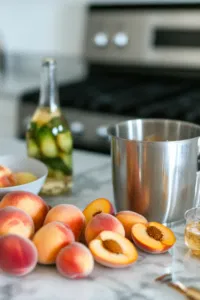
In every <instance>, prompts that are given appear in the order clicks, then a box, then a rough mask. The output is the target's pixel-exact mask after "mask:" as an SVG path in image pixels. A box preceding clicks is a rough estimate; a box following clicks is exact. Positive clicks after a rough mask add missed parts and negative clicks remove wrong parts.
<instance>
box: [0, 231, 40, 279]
mask: <svg viewBox="0 0 200 300" xmlns="http://www.w3.org/2000/svg"><path fill="white" fill-rule="evenodd" d="M36 264H37V249H36V247H35V245H34V244H33V243H32V242H31V241H30V240H29V239H27V238H24V237H21V236H18V235H15V234H8V235H4V236H2V237H0V269H1V270H2V271H3V272H6V273H8V274H10V275H15V276H24V275H26V274H28V273H30V272H31V271H33V270H34V268H35V266H36Z"/></svg>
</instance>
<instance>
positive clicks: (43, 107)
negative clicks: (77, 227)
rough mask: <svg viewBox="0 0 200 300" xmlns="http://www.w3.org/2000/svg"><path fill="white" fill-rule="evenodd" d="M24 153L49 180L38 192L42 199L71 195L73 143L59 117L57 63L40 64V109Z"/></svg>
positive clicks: (65, 121)
mask: <svg viewBox="0 0 200 300" xmlns="http://www.w3.org/2000/svg"><path fill="white" fill-rule="evenodd" d="M26 141H27V152H28V155H29V156H31V157H35V158H37V159H39V160H41V161H42V162H44V163H45V164H46V165H47V167H48V170H49V172H48V177H47V180H46V182H45V184H44V186H43V188H42V190H41V193H42V194H45V195H59V194H63V193H66V192H68V193H70V192H71V188H72V174H73V170H72V169H73V168H72V167H73V166H72V152H73V139H72V134H71V131H70V128H69V125H68V122H67V120H66V119H65V117H64V116H63V114H62V111H61V109H60V105H59V97H58V91H57V84H56V62H55V60H53V59H45V60H44V61H43V62H42V70H41V87H40V99H39V105H38V107H37V109H36V111H35V113H34V114H33V117H32V120H31V122H30V124H29V127H28V130H27V133H26Z"/></svg>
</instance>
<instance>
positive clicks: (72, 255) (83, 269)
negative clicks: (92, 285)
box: [56, 242, 94, 279]
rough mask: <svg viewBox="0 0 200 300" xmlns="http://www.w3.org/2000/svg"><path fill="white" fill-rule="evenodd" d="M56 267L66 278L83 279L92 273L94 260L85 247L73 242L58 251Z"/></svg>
mask: <svg viewBox="0 0 200 300" xmlns="http://www.w3.org/2000/svg"><path fill="white" fill-rule="evenodd" d="M56 267H57V270H58V272H59V273H61V274H62V275H63V276H65V277H67V278H70V279H79V278H84V277H87V276H88V275H89V274H90V273H91V272H92V271H93V268H94V258H93V256H92V254H91V252H90V250H89V249H88V248H87V247H86V246H84V245H82V244H81V243H78V242H74V243H72V244H70V245H68V246H66V247H64V248H62V249H61V250H60V252H59V253H58V255H57V258H56Z"/></svg>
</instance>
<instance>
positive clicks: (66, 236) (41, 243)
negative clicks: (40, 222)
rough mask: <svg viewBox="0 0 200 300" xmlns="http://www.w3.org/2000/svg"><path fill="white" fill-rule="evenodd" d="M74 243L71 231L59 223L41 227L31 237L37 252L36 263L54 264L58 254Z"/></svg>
mask: <svg viewBox="0 0 200 300" xmlns="http://www.w3.org/2000/svg"><path fill="white" fill-rule="evenodd" d="M72 242H74V234H73V232H72V230H71V229H70V228H69V227H68V226H67V225H65V224H64V223H61V222H56V221H54V222H51V223H48V224H46V225H44V226H43V227H41V228H40V229H39V230H38V231H37V232H36V234H35V235H34V237H33V243H34V244H35V246H36V248H37V251H38V262H39V263H41V264H46V265H48V264H54V263H55V261H56V256H57V254H58V252H59V251H60V250H61V249H62V248H63V247H65V246H67V245H68V244H70V243H72Z"/></svg>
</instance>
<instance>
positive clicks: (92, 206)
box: [83, 198, 114, 224]
mask: <svg viewBox="0 0 200 300" xmlns="http://www.w3.org/2000/svg"><path fill="white" fill-rule="evenodd" d="M102 212H103V213H107V214H113V213H114V209H113V205H112V204H111V202H110V201H109V200H108V199H105V198H98V199H95V200H94V201H92V202H91V203H89V204H88V205H87V206H86V207H85V209H84V210H83V214H84V216H85V219H86V224H87V223H88V222H89V221H90V220H91V219H92V218H93V217H94V216H96V215H97V214H99V213H102Z"/></svg>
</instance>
